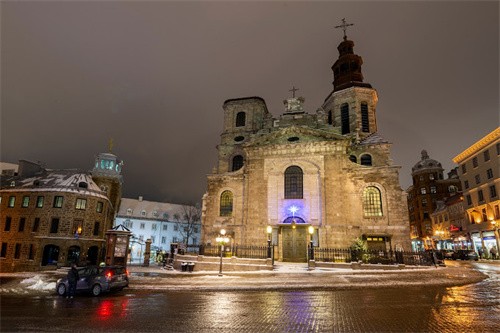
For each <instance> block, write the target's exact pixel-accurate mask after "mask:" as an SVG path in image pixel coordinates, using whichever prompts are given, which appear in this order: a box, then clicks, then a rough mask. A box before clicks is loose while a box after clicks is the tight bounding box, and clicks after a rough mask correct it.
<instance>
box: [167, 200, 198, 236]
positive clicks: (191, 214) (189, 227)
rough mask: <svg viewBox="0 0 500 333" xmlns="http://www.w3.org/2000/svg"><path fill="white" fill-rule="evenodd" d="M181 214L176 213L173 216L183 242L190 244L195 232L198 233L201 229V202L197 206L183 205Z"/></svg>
mask: <svg viewBox="0 0 500 333" xmlns="http://www.w3.org/2000/svg"><path fill="white" fill-rule="evenodd" d="M181 214H182V216H181V215H180V214H174V216H173V217H174V220H175V222H176V225H177V228H178V230H179V233H180V234H181V236H182V242H183V243H184V244H186V245H188V244H189V242H190V239H192V236H193V234H197V233H198V230H200V227H201V222H200V219H201V207H200V205H199V204H196V205H195V206H192V205H183V206H182V212H181Z"/></svg>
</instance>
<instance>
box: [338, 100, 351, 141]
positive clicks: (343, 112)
mask: <svg viewBox="0 0 500 333" xmlns="http://www.w3.org/2000/svg"><path fill="white" fill-rule="evenodd" d="M340 122H341V125H342V134H347V133H349V132H350V131H349V105H348V104H347V103H344V104H342V106H341V107H340Z"/></svg>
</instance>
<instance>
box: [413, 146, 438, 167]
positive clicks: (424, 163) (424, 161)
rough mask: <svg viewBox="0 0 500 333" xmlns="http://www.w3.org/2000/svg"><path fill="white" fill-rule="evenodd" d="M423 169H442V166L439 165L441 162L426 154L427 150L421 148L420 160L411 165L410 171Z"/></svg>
mask: <svg viewBox="0 0 500 333" xmlns="http://www.w3.org/2000/svg"><path fill="white" fill-rule="evenodd" d="M425 169H441V170H442V169H443V168H442V166H441V163H439V162H438V161H436V160H433V159H432V158H430V157H429V155H428V154H427V150H425V149H424V150H422V158H421V160H420V161H418V162H417V164H415V165H414V166H413V168H411V171H412V172H415V171H420V170H425Z"/></svg>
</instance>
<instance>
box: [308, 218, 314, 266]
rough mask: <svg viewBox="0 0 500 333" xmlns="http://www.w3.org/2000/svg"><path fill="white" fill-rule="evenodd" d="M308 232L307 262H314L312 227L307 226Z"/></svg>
mask: <svg viewBox="0 0 500 333" xmlns="http://www.w3.org/2000/svg"><path fill="white" fill-rule="evenodd" d="M308 231H309V244H310V246H309V251H310V252H309V260H314V247H313V246H314V245H313V234H314V227H313V226H312V225H310V226H309V228H308Z"/></svg>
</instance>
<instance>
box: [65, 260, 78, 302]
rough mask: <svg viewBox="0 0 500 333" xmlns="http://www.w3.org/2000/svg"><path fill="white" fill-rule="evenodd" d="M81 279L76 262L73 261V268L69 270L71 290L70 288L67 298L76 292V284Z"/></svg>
mask: <svg viewBox="0 0 500 333" xmlns="http://www.w3.org/2000/svg"><path fill="white" fill-rule="evenodd" d="M79 279H80V276H79V275H78V269H77V268H76V264H75V263H72V264H71V269H70V270H69V272H68V284H69V290H68V295H66V298H68V297H69V298H73V297H74V296H75V293H76V284H77V282H78V280H79Z"/></svg>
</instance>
